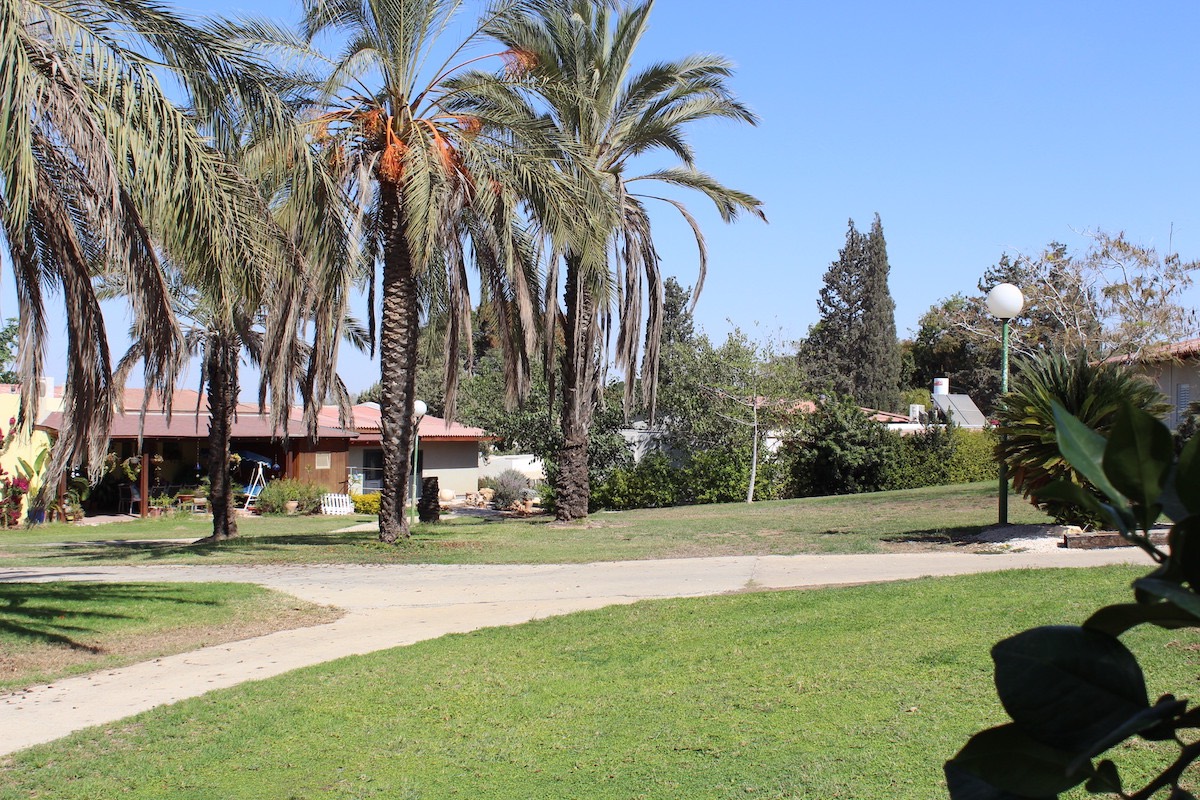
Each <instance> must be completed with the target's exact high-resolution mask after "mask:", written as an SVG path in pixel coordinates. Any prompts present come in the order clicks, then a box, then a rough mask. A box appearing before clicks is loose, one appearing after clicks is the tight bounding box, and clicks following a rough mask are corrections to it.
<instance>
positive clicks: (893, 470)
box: [883, 425, 997, 490]
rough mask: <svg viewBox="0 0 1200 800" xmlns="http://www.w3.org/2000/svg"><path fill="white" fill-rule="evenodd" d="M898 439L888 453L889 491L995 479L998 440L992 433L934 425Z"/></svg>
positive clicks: (887, 478) (885, 482)
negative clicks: (889, 455)
mask: <svg viewBox="0 0 1200 800" xmlns="http://www.w3.org/2000/svg"><path fill="white" fill-rule="evenodd" d="M892 435H893V436H896V441H895V442H893V443H891V444H890V445H889V447H888V451H889V453H890V454H891V461H890V462H889V463H888V465H887V468H886V472H885V476H884V480H883V485H884V488H886V489H889V490H890V489H917V488H920V487H922V486H948V485H950V484H954V483H972V482H974V481H983V480H993V479H995V477H996V472H997V463H996V454H995V447H996V442H997V437H996V435H995V433H994V432H992V431H990V430H985V431H968V430H964V429H962V428H959V427H955V426H953V425H951V426H930V427H927V428H926V429H925V430H923V431H920V432H918V433H914V434H909V435H906V436H899V435H897V434H892Z"/></svg>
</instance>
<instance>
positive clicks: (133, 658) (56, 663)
mask: <svg viewBox="0 0 1200 800" xmlns="http://www.w3.org/2000/svg"><path fill="white" fill-rule="evenodd" d="M339 616H341V612H340V611H338V610H336V609H331V608H327V607H323V606H318V605H314V604H312V603H309V602H306V601H303V600H300V599H298V598H295V597H292V596H291V595H287V594H283V593H281V592H275V591H271V590H269V589H263V588H262V587H259V586H253V585H250V584H240V583H170V584H150V583H128V584H117V583H104V584H102V583H0V690H6V689H13V688H19V687H23V686H31V685H33V684H37V683H47V682H49V681H53V680H56V679H58V678H62V677H65V676H68V675H78V674H82V673H85V672H91V671H94V670H98V669H105V668H109V667H116V666H121V665H123V664H133V663H135V662H138V661H145V660H148V659H151V658H157V657H159V656H165V655H171V654H174V653H184V652H187V651H189V650H196V649H198V648H201V647H206V646H208V645H211V644H218V643H220V642H228V641H233V640H235V639H245V638H249V637H251V636H262V635H264V634H267V633H271V632H273V631H277V630H285V629H288V628H298V627H302V626H305V625H316V624H319V623H322V622H329V621H331V620H334V619H336V618H337V617H339Z"/></svg>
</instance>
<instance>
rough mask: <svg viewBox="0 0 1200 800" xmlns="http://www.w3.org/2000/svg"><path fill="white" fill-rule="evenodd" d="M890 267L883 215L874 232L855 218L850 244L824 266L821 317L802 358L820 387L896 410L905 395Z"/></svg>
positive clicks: (848, 237)
mask: <svg viewBox="0 0 1200 800" xmlns="http://www.w3.org/2000/svg"><path fill="white" fill-rule="evenodd" d="M890 271H891V269H890V267H889V265H888V258H887V242H886V241H885V240H884V238H883V224H882V223H881V222H880V220H879V215H878V214H876V215H875V221H874V223H873V224H872V226H871V231H870V233H869V234H863V233H860V232H859V231H858V230H857V229H855V227H854V220H850V223H849V226H848V228H847V231H846V244H845V246H844V247H843V248H842V249H841V250H839V251H838V258H837V260H836V261H834V262H833V263H831V264H830V265H829V269H827V270H826V271H825V277H824V285H823V286H822V287H821V292H820V296H819V297H818V299H817V309H818V310H819V311H820V313H821V319H820V321H819V322H818V323H817V324H816V325H814V326H813V327H812V328H811V329H810V330H809V335H808V339H807V340H805V342H804V344H803V345H802V347H801V349H800V356H799V357H800V363H801V366H802V367H804V369H805V371H806V373H807V375H808V378H809V380H810V382H811V383H812V384H813V386H814V388H817V389H826V388H828V389H832V390H833V391H834V392H837V393H838V394H845V395H850V396H851V397H853V398H854V399H855V401H856V402H858V403H859V404H861V405H865V406H869V407H871V408H880V409H885V410H891V409H892V408H894V407H895V405H896V404H897V402H898V401H899V396H900V348H899V345H898V343H897V341H896V319H895V309H896V307H895V303H894V302H893V301H892V295H891V292H890V291H889V290H888V274H889V272H890Z"/></svg>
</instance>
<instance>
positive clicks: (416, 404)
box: [409, 400, 429, 524]
mask: <svg viewBox="0 0 1200 800" xmlns="http://www.w3.org/2000/svg"><path fill="white" fill-rule="evenodd" d="M428 410H429V406H427V405H425V401H424V400H415V401H413V461H412V492H411V493H410V495H409V496H410V498H411V502H412V511H411V512H410V513H411V514H412V520H413V522H412V524H416V519H417V453H418V451H419V450H420V448H421V418H422V417H424V416H425V412H426V411H428Z"/></svg>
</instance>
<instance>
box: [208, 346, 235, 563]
mask: <svg viewBox="0 0 1200 800" xmlns="http://www.w3.org/2000/svg"><path fill="white" fill-rule="evenodd" d="M240 353H241V347H240V346H239V344H238V342H236V341H231V340H230V338H229V337H227V336H224V335H216V336H213V337H211V338H210V339H209V341H208V346H207V348H206V349H205V353H204V360H205V370H206V372H207V375H208V381H207V383H208V477H209V481H210V485H209V496H208V504H209V508H211V509H212V515H213V532H212V536H210V537H209V539H211V540H213V541H221V540H224V539H232V538H233V537H234V536H237V532H238V530H237V507H236V506H235V505H234V502H233V482H232V480H231V479H230V475H229V440H230V438H231V437H232V435H233V417H234V412H235V411H236V409H237V396H238V357H239V355H240Z"/></svg>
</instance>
